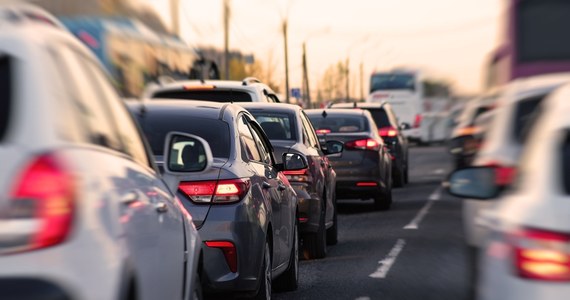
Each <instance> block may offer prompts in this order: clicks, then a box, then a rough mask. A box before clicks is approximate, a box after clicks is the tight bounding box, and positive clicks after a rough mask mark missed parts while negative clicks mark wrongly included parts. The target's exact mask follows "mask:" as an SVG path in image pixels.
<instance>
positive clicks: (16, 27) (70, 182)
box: [0, 4, 208, 300]
mask: <svg viewBox="0 0 570 300" xmlns="http://www.w3.org/2000/svg"><path fill="white" fill-rule="evenodd" d="M175 139H179V140H184V139H186V140H187V141H188V140H191V141H192V140H193V141H194V142H201V141H198V140H197V139H195V137H192V136H189V135H186V136H184V135H179V136H176V135H172V136H171V139H170V141H172V144H167V145H165V149H167V151H168V150H170V149H174V147H175V146H176V144H175V143H174V141H175ZM145 145H146V144H145V142H144V140H143V138H142V135H141V133H140V131H139V130H138V127H137V126H136V125H135V123H134V121H133V119H132V117H131V115H130V114H129V112H128V111H127V109H126V107H125V105H124V103H123V102H122V101H121V100H120V98H119V97H118V96H117V94H116V93H115V91H114V90H113V87H112V85H111V84H110V82H109V81H108V79H107V77H106V74H105V73H104V72H103V71H102V69H101V67H100V64H99V63H98V62H97V60H96V58H95V57H94V56H93V54H92V53H91V52H90V51H89V50H88V49H87V48H86V47H85V46H83V45H82V44H81V43H80V42H79V41H78V40H76V39H75V38H74V37H73V36H72V35H71V34H70V33H69V32H68V31H66V30H65V29H64V28H63V27H62V26H61V25H60V24H59V23H58V22H57V21H56V19H55V18H53V17H52V16H51V15H49V14H47V13H46V12H44V11H43V10H40V9H38V8H35V7H33V6H29V5H22V4H3V5H0V166H1V167H0V298H2V299H82V300H83V299H87V300H90V299H92V300H102V299H148V300H155V299H199V298H200V297H201V285H200V284H199V283H200V277H199V271H200V269H199V266H200V261H199V259H200V251H201V240H200V238H199V236H198V234H197V232H196V229H195V228H194V226H193V223H192V219H191V217H190V215H189V214H188V213H187V212H186V211H185V210H184V209H183V208H182V206H181V203H180V201H179V200H178V198H176V196H174V195H173V193H172V192H171V190H170V189H169V186H175V187H176V186H177V184H178V183H177V182H173V180H172V178H173V177H174V176H172V175H173V174H170V173H172V172H171V171H167V173H169V174H167V175H165V177H164V180H166V179H168V178H170V179H171V180H170V181H169V183H170V184H167V183H166V182H165V181H164V180H163V178H162V177H161V176H160V174H159V173H158V171H157V169H156V167H155V165H154V164H153V162H152V161H153V157H152V155H151V154H149V151H148V147H147V146H145ZM203 146H204V148H205V149H206V148H208V146H207V145H206V144H203ZM204 167H205V168H206V167H208V165H205V166H204Z"/></svg>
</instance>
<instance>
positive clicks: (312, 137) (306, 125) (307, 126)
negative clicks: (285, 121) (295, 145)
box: [301, 112, 319, 149]
mask: <svg viewBox="0 0 570 300" xmlns="http://www.w3.org/2000/svg"><path fill="white" fill-rule="evenodd" d="M301 122H302V123H303V130H304V131H305V134H306V135H307V139H308V142H309V146H311V147H313V148H317V149H318V148H319V139H318V138H317V134H316V133H315V129H314V128H313V125H312V124H311V121H309V118H308V117H307V116H306V115H305V113H303V112H302V113H301Z"/></svg>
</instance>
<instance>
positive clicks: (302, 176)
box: [283, 168, 310, 182]
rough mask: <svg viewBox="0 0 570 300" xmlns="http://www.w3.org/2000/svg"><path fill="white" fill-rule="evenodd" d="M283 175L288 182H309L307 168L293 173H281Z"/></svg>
mask: <svg viewBox="0 0 570 300" xmlns="http://www.w3.org/2000/svg"><path fill="white" fill-rule="evenodd" d="M283 175H285V177H287V180H289V181H290V182H308V181H309V180H310V178H309V169H308V168H307V169H302V170H295V171H283Z"/></svg>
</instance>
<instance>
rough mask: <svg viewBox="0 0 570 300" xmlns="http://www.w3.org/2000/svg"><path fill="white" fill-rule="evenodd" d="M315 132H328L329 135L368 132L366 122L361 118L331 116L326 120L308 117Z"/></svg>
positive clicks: (315, 116)
mask: <svg viewBox="0 0 570 300" xmlns="http://www.w3.org/2000/svg"><path fill="white" fill-rule="evenodd" d="M309 118H310V119H311V122H312V123H313V127H315V128H316V130H330V132H331V133H350V132H363V131H368V124H367V123H368V122H366V118H365V117H363V116H352V115H332V114H330V113H329V114H328V115H327V117H326V118H323V117H322V116H321V115H309Z"/></svg>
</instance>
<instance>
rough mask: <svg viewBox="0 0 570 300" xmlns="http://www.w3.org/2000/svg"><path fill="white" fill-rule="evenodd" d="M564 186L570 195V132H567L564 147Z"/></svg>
mask: <svg viewBox="0 0 570 300" xmlns="http://www.w3.org/2000/svg"><path fill="white" fill-rule="evenodd" d="M561 150H562V153H561V154H562V176H561V177H562V184H564V191H565V192H566V195H570V131H568V132H566V137H565V139H564V144H563V145H562V149H561Z"/></svg>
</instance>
